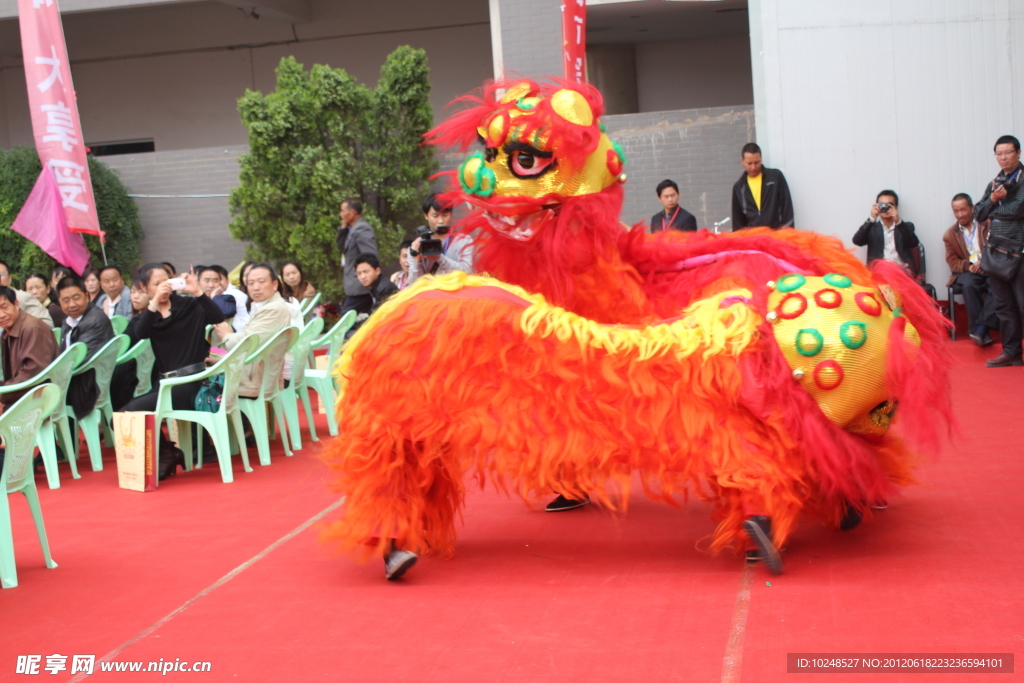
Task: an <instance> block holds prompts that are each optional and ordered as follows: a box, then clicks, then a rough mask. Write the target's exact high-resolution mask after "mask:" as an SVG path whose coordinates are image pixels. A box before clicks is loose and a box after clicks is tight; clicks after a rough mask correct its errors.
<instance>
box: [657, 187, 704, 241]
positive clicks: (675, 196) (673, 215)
mask: <svg viewBox="0 0 1024 683" xmlns="http://www.w3.org/2000/svg"><path fill="white" fill-rule="evenodd" d="M657 192H658V201H660V202H661V205H662V206H663V207H664V209H663V210H662V211H659V212H658V213H656V214H654V215H653V216H651V232H661V231H662V230H682V231H684V232H696V231H697V218H696V217H695V216H694V215H693V214H692V213H690V212H689V211H687V210H686V209H684V208H683V207H681V206H679V186H678V185H676V184H675V182H674V181H672V180H668V179H666V180H662V181H661V182H660V183H658V188H657Z"/></svg>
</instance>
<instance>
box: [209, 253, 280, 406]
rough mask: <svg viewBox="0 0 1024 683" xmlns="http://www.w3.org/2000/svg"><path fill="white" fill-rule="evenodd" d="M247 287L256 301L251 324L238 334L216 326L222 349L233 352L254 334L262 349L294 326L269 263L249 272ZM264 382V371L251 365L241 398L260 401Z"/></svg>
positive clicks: (224, 325)
mask: <svg viewBox="0 0 1024 683" xmlns="http://www.w3.org/2000/svg"><path fill="white" fill-rule="evenodd" d="M245 287H246V289H247V290H248V291H249V298H251V299H252V310H251V311H250V313H251V317H250V318H249V322H248V323H246V325H245V328H244V329H243V330H241V331H240V332H235V331H234V330H233V329H232V327H231V325H229V324H228V323H226V322H222V323H217V324H216V325H214V326H213V329H214V331H216V333H217V336H218V337H220V339H221V344H220V345H221V346H222V347H223V348H225V349H228V350H229V351H230V350H231V349H233V348H235V347H236V346H238V344H239V342H241V341H242V340H243V339H245V337H247V336H248V335H250V334H254V335H256V336H257V338H259V343H260V345H261V346H262V345H263V344H264V343H266V342H267V341H269V340H270V338H271V337H273V336H274V335H275V334H277V333H278V332H280V331H281V330H283V329H284V328H286V327H288V326H289V325H291V322H292V314H291V311H289V310H288V304H286V303H285V300H284V299H283V298H282V297H281V294H280V293H279V290H280V288H281V282H280V280H279V279H278V277H277V273H276V272H275V271H274V269H273V267H272V266H270V265H268V264H266V263H257V264H256V265H254V266H253V267H252V268H250V269H249V272H248V274H247V275H246V278H245ZM262 379H263V368H262V367H255V364H253V363H250V364H249V365H246V366H245V367H244V368H243V369H242V381H241V383H240V384H239V388H238V395H239V396H244V397H246V398H257V397H258V396H259V393H260V382H261V381H262Z"/></svg>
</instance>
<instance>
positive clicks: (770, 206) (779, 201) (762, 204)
mask: <svg viewBox="0 0 1024 683" xmlns="http://www.w3.org/2000/svg"><path fill="white" fill-rule="evenodd" d="M741 156H742V159H743V169H744V172H743V175H742V176H740V179H739V180H737V181H736V184H735V185H733V186H732V226H733V228H732V229H733V230H741V229H743V228H756V227H758V226H762V225H766V226H768V227H769V228H772V229H773V230H778V229H779V228H792V227H793V198H792V197H790V196H789V185H787V184H786V176H784V175H782V171H780V170H778V169H775V168H766V167H764V166H762V165H761V148H760V147H758V146H757V144H755V143H753V142H748V143H747V144H746V145H744V146H743V152H742V155H741Z"/></svg>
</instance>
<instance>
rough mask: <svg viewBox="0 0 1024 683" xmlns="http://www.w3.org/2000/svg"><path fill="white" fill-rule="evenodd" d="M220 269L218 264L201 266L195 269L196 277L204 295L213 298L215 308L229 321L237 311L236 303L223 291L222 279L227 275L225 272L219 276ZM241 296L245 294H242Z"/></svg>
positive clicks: (233, 298)
mask: <svg viewBox="0 0 1024 683" xmlns="http://www.w3.org/2000/svg"><path fill="white" fill-rule="evenodd" d="M221 270H224V269H223V268H220V267H219V266H202V267H201V268H200V269H199V270H197V271H196V277H197V278H199V286H200V287H202V288H203V291H204V292H205V293H206V296H208V297H210V298H211V299H213V303H215V304H217V308H219V309H220V311H221V313H223V314H224V317H225V318H227V319H228V321H230V320H231V319H232V318H234V317H235V313H237V312H238V304H237V302H236V301H235V297H233V296H231V295H230V294H225V293H224V291H225V289H226V287H225V285H224V279H226V278H227V275H226V274H225V276H224V278H221V274H220V271H221ZM238 293H239V294H242V293H241V292H238ZM242 296H245V295H244V294H242Z"/></svg>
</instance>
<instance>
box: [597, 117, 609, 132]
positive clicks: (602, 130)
mask: <svg viewBox="0 0 1024 683" xmlns="http://www.w3.org/2000/svg"><path fill="white" fill-rule="evenodd" d="M597 126H598V128H600V129H601V132H602V133H607V132H608V130H607V129H606V128H605V127H604V121H602V120H601V119H598V120H597Z"/></svg>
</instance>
